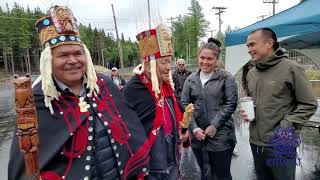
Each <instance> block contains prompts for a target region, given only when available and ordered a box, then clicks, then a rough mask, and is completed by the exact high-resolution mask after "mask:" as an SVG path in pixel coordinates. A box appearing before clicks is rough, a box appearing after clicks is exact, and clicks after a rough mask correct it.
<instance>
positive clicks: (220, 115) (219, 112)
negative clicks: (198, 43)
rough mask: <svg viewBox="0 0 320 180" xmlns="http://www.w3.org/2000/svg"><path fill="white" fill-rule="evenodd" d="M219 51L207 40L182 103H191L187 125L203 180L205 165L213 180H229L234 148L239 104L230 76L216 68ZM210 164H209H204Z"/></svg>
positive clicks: (188, 81)
mask: <svg viewBox="0 0 320 180" xmlns="http://www.w3.org/2000/svg"><path fill="white" fill-rule="evenodd" d="M219 56H220V48H219V47H218V45H217V44H216V43H215V41H214V39H211V38H210V39H209V40H208V43H206V44H204V45H203V46H202V47H201V49H200V51H199V60H198V64H199V70H198V71H197V72H195V73H193V74H191V75H190V76H189V77H188V78H187V79H186V81H185V84H184V87H183V91H182V96H181V101H182V103H183V104H184V105H185V106H186V105H188V104H189V103H193V104H194V107H195V112H194V115H193V119H192V121H191V123H190V127H189V129H190V130H191V132H192V133H191V134H192V135H191V147H192V150H193V152H194V154H195V156H196V159H197V162H198V164H199V166H200V169H201V179H202V180H203V179H206V177H205V173H206V171H207V168H206V166H205V165H206V164H209V165H210V169H211V175H212V176H213V177H212V178H214V179H219V180H220V179H223V180H224V179H228V180H229V179H232V177H231V173H230V165H231V157H232V152H233V149H234V147H235V144H236V137H235V128H234V123H233V119H232V116H231V115H232V113H233V112H234V111H235V110H236V107H237V101H238V91H237V85H236V82H235V80H234V78H233V76H232V75H231V74H230V73H228V72H226V71H224V70H222V69H219V68H218V67H217V62H218V60H219ZM205 161H209V162H205Z"/></svg>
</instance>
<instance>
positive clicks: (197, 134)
mask: <svg viewBox="0 0 320 180" xmlns="http://www.w3.org/2000/svg"><path fill="white" fill-rule="evenodd" d="M193 135H194V136H195V137H196V138H197V139H198V140H199V141H202V140H204V139H205V138H206V135H205V134H204V131H203V130H202V129H199V130H197V131H196V132H194V133H193Z"/></svg>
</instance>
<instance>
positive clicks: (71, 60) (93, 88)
mask: <svg viewBox="0 0 320 180" xmlns="http://www.w3.org/2000/svg"><path fill="white" fill-rule="evenodd" d="M36 28H37V30H38V32H39V39H40V44H41V45H43V46H44V50H43V52H42V54H41V59H40V72H41V74H40V77H39V79H37V80H36V81H35V83H34V87H33V95H34V99H35V104H36V109H37V117H38V121H39V127H38V129H39V139H40V156H39V159H38V161H39V162H40V167H39V173H40V176H41V178H42V179H43V180H63V179H70V180H80V179H84V180H88V179H96V180H107V179H108V180H109V179H114V180H120V179H124V180H126V179H134V178H136V179H138V178H139V179H140V178H143V175H145V174H146V173H147V171H148V169H147V168H148V166H147V165H148V163H149V142H148V140H147V137H146V135H145V131H144V129H143V127H142V125H141V123H140V122H139V119H138V117H137V115H136V113H135V112H134V111H133V110H132V109H131V108H130V107H129V105H128V104H127V103H126V102H125V101H124V100H123V99H122V96H121V94H120V92H119V90H118V88H117V87H116V86H115V85H114V83H113V82H112V81H111V79H110V78H107V77H106V76H104V75H100V74H98V75H96V73H95V70H94V68H93V63H92V60H91V57H90V53H89V50H88V49H87V48H86V46H85V45H84V43H83V42H82V41H81V39H80V37H79V31H78V27H77V24H76V20H75V18H74V17H73V15H72V12H71V10H70V9H68V8H67V7H63V6H54V7H52V8H51V9H50V10H49V13H48V15H47V16H45V17H43V18H41V19H39V20H38V21H37V22H36ZM18 142H19V140H18V138H17V136H15V135H14V139H13V142H12V146H11V152H10V161H9V167H8V169H9V172H8V176H9V178H8V179H9V180H22V179H31V178H30V177H26V175H25V166H24V160H23V155H22V153H21V152H20V150H19V144H18Z"/></svg>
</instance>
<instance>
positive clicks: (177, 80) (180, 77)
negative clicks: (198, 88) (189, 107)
mask: <svg viewBox="0 0 320 180" xmlns="http://www.w3.org/2000/svg"><path fill="white" fill-rule="evenodd" d="M190 74H191V71H188V70H187V69H185V70H184V71H183V72H180V71H179V69H177V70H176V71H175V72H174V73H173V74H172V79H173V82H174V91H175V93H176V96H177V99H178V100H180V98H181V93H182V89H183V85H184V81H186V79H187V77H188V76H189V75H190Z"/></svg>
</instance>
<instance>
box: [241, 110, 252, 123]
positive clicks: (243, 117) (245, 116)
mask: <svg viewBox="0 0 320 180" xmlns="http://www.w3.org/2000/svg"><path fill="white" fill-rule="evenodd" d="M239 111H240V117H241V119H243V120H244V121H245V122H249V121H250V120H249V118H248V115H247V113H246V112H245V111H244V109H243V108H242V107H240V108H239Z"/></svg>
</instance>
